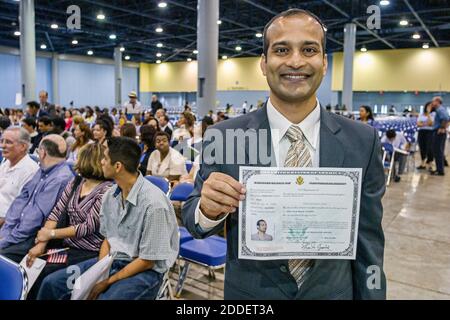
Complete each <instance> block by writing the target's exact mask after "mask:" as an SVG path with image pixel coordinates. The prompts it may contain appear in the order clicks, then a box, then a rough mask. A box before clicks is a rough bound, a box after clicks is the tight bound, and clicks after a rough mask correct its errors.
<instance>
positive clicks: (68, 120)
mask: <svg viewBox="0 0 450 320" xmlns="http://www.w3.org/2000/svg"><path fill="white" fill-rule="evenodd" d="M64 121H65V122H66V126H65V128H64V130H65V131H70V129H72V124H73V116H72V111H70V110H66V111H65V112H64Z"/></svg>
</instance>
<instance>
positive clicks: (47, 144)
mask: <svg viewBox="0 0 450 320" xmlns="http://www.w3.org/2000/svg"><path fill="white" fill-rule="evenodd" d="M41 147H42V148H43V149H44V150H45V151H46V152H47V153H48V155H49V156H50V157H55V158H66V154H67V149H66V150H65V151H64V152H60V151H59V148H58V144H57V143H56V142H54V141H52V140H50V139H44V140H42V142H41Z"/></svg>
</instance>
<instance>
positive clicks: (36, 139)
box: [22, 117, 42, 154]
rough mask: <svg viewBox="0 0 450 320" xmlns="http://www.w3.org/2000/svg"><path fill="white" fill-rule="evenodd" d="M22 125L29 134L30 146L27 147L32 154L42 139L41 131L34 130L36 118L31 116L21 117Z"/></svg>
mask: <svg viewBox="0 0 450 320" xmlns="http://www.w3.org/2000/svg"><path fill="white" fill-rule="evenodd" d="M22 127H23V128H24V129H25V130H27V131H28V133H29V134H30V138H31V146H30V149H29V153H31V154H33V153H34V151H35V150H36V149H37V148H38V147H39V143H40V142H41V139H42V133H40V132H38V131H37V130H36V127H37V124H36V119H35V118H33V117H29V118H25V119H22Z"/></svg>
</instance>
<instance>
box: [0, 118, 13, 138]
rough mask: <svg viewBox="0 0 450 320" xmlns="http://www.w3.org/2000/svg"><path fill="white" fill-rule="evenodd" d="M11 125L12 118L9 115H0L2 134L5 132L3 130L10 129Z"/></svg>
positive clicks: (0, 130)
mask: <svg viewBox="0 0 450 320" xmlns="http://www.w3.org/2000/svg"><path fill="white" fill-rule="evenodd" d="M10 126H11V120H9V117H7V116H1V117H0V136H1V135H2V134H3V131H5V130H6V129H8V128H9V127H10Z"/></svg>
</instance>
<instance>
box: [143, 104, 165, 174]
mask: <svg viewBox="0 0 450 320" xmlns="http://www.w3.org/2000/svg"><path fill="white" fill-rule="evenodd" d="M159 110H162V109H159ZM155 134H156V130H155V128H154V127H152V126H150V125H144V126H142V127H141V136H140V141H141V143H142V146H141V147H142V154H141V159H140V161H139V171H140V172H141V173H142V175H144V176H145V175H146V173H147V166H148V159H149V158H150V155H151V154H152V152H153V151H155Z"/></svg>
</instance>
